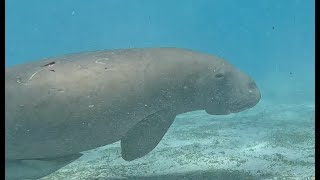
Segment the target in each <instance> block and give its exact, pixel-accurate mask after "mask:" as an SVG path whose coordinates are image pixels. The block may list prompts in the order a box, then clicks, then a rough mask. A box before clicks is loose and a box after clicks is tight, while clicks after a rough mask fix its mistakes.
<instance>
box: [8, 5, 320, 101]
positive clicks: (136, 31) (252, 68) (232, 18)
mask: <svg viewBox="0 0 320 180" xmlns="http://www.w3.org/2000/svg"><path fill="white" fill-rule="evenodd" d="M5 2H6V5H5V8H6V9H5V10H6V12H5V20H6V21H5V32H6V35H5V37H6V40H5V47H6V48H5V52H6V55H5V63H6V67H11V66H12V65H15V64H20V63H24V62H28V61H33V60H38V59H41V58H45V57H50V56H57V55H62V54H66V53H74V52H81V51H88V50H100V49H114V48H132V47H150V46H152V47H157V46H170V47H172V46H175V47H181V48H189V49H194V50H198V51H201V52H206V53H209V54H214V55H217V56H220V57H222V58H224V59H226V60H228V61H229V62H231V63H232V64H234V65H235V66H237V67H239V68H240V69H242V70H243V71H245V72H247V73H248V74H250V75H251V76H252V77H253V78H254V79H255V80H256V82H257V84H258V86H259V87H260V88H261V91H262V97H263V99H262V101H263V102H274V103H275V104H277V103H278V104H309V105H311V106H312V105H314V101H315V98H314V86H315V85H314V73H315V66H314V65H315V64H314V63H315V35H314V33H315V23H314V20H315V17H314V15H315V6H314V3H315V1H314V0H282V1H278V0H260V1H257V0H245V1H238V0H220V1H218V0H197V1H196V0H158V1H156V0H137V1H134V0H95V1H85V0H69V1H55V0H52V1H43V0H28V1H21V0H6V1H5Z"/></svg>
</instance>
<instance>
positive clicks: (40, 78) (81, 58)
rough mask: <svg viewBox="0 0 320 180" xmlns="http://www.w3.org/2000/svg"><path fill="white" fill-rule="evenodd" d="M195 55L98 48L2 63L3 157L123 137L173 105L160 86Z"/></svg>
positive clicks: (43, 154)
mask: <svg viewBox="0 0 320 180" xmlns="http://www.w3.org/2000/svg"><path fill="white" fill-rule="evenodd" d="M193 55H194V53H193V52H191V51H186V50H181V49H176V48H158V49H157V48H150V49H130V50H114V51H97V52H89V53H80V54H73V55H67V56H64V57H60V58H51V59H46V60H43V61H38V62H31V63H29V64H24V65H18V66H15V67H13V68H9V69H7V70H6V77H5V91H6V92H5V100H6V102H5V122H6V123H5V126H6V129H5V143H6V144H5V145H6V147H5V149H6V152H5V153H6V158H7V159H24V158H47V157H57V156H63V155H67V154H74V153H76V152H80V151H84V150H89V149H92V148H96V147H98V146H102V145H106V144H110V143H113V142H115V141H118V140H120V138H121V137H122V136H123V135H124V133H125V132H127V131H128V129H129V128H130V127H132V126H133V125H134V124H136V123H137V122H138V121H139V120H141V119H142V118H143V117H146V116H147V115H150V114H152V113H155V112H157V111H159V110H161V109H162V108H163V107H165V106H168V104H170V105H172V106H174V103H172V102H171V100H170V98H167V97H170V95H168V94H166V95H163V94H161V92H162V91H161V88H163V89H166V90H168V89H169V88H172V87H174V86H172V85H174V84H176V82H175V81H179V77H180V76H182V75H181V74H182V73H181V71H178V70H181V69H184V70H185V71H186V72H188V68H191V67H192V63H193V61H192V59H193V58H192V56H193ZM181 58H183V61H184V63H183V65H182V64H181V63H179V59H181ZM204 59H205V56H204ZM192 68H194V67H192ZM162 74H168V75H169V76H170V77H176V78H175V79H169V78H166V77H164V78H162V79H159V76H161V75H162ZM162 80H163V81H162ZM166 92H172V91H166ZM166 98H167V99H166ZM137 102H138V103H137Z"/></svg>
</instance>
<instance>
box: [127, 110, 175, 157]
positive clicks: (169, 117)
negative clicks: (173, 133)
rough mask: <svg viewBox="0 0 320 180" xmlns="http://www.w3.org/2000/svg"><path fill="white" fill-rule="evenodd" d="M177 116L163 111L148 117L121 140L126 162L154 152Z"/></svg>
mask: <svg viewBox="0 0 320 180" xmlns="http://www.w3.org/2000/svg"><path fill="white" fill-rule="evenodd" d="M175 116H176V115H175V114H173V113H172V112H170V111H167V110H161V111H159V112H156V113H154V114H151V115H149V116H147V117H146V118H145V119H144V120H142V121H140V122H139V123H138V124H136V125H135V126H134V127H132V128H131V129H130V130H129V131H128V132H127V133H126V135H125V136H124V137H123V138H122V139H121V155H122V158H123V159H124V160H126V161H132V160H134V159H137V158H140V157H142V156H144V155H146V154H148V153H149V152H150V151H152V150H153V149H154V148H155V147H156V146H157V145H158V143H159V142H160V140H161V139H162V137H163V136H164V135H165V133H166V132H167V130H168V129H169V127H170V126H171V124H172V122H173V121H174V119H175Z"/></svg>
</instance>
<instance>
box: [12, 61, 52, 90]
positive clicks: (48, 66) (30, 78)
mask: <svg viewBox="0 0 320 180" xmlns="http://www.w3.org/2000/svg"><path fill="white" fill-rule="evenodd" d="M54 65H55V64H49V65H47V66H46V67H43V68H42V69H39V70H37V71H36V72H34V73H33V74H32V75H31V76H30V77H29V79H28V80H27V81H26V82H21V81H20V80H21V78H20V77H18V79H17V83H19V84H23V85H27V83H28V82H29V81H31V80H32V78H33V77H34V76H35V75H36V74H38V73H39V72H40V71H42V70H45V69H48V68H50V67H53V66H54Z"/></svg>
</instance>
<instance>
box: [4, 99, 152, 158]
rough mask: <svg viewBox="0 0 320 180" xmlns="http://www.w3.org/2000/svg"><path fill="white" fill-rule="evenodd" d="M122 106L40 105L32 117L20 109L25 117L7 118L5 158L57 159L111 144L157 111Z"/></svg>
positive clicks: (84, 103)
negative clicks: (57, 157)
mask: <svg viewBox="0 0 320 180" xmlns="http://www.w3.org/2000/svg"><path fill="white" fill-rule="evenodd" d="M81 101H82V102H81ZM121 104H122V103H118V104H113V105H108V104H106V103H103V102H101V103H98V102H95V103H94V102H91V104H90V103H87V101H85V99H83V100H79V101H78V103H74V104H67V103H60V104H57V103H56V104H51V105H47V106H45V105H42V106H41V108H40V107H39V108H40V110H37V109H35V110H34V111H33V112H32V114H28V113H27V112H29V111H28V109H29V108H28V107H20V108H25V110H26V111H25V113H21V114H17V115H16V116H14V115H11V117H6V121H7V122H6V136H5V137H6V139H5V143H6V144H5V145H6V148H5V150H6V152H5V154H6V158H7V159H28V158H45V157H56V156H63V155H67V154H73V153H76V152H81V151H85V150H89V149H93V148H96V147H99V146H103V145H107V144H111V143H113V142H116V141H119V140H120V139H121V137H122V136H124V135H125V133H126V132H127V131H128V130H129V129H130V128H131V127H132V126H134V125H135V124H136V123H138V122H139V121H140V120H142V119H143V118H144V117H146V116H148V114H152V113H154V112H156V111H157V108H155V107H152V105H150V103H149V107H148V105H147V104H145V103H141V104H139V103H138V104H136V105H131V104H130V103H129V102H127V104H122V105H121ZM25 106H27V105H25ZM106 107H107V108H106ZM9 114H10V113H9ZM9 114H8V116H9ZM19 116H24V117H19ZM10 118H14V119H10ZM20 118H21V119H20ZM23 118H24V119H23Z"/></svg>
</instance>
